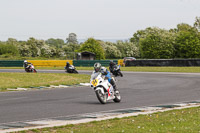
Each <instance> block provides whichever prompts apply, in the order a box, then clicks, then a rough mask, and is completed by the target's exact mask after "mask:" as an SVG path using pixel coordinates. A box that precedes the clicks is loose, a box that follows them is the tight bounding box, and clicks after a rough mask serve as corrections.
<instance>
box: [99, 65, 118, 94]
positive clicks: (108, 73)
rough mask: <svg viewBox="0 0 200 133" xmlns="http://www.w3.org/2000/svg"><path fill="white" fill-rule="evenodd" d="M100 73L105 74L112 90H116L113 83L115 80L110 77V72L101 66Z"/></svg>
mask: <svg viewBox="0 0 200 133" xmlns="http://www.w3.org/2000/svg"><path fill="white" fill-rule="evenodd" d="M100 73H101V74H102V75H105V78H106V79H108V81H109V83H110V84H111V85H112V86H113V88H114V91H116V90H117V86H116V84H115V81H114V80H113V79H112V77H111V75H110V72H109V71H108V70H107V69H106V68H105V67H101V70H100Z"/></svg>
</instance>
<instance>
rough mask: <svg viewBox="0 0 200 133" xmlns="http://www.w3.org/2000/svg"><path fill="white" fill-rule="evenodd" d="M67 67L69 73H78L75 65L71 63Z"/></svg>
mask: <svg viewBox="0 0 200 133" xmlns="http://www.w3.org/2000/svg"><path fill="white" fill-rule="evenodd" d="M64 68H65V70H66V71H65V72H68V73H78V71H77V70H76V68H75V66H73V65H70V66H69V68H68V69H67V68H66V67H64Z"/></svg>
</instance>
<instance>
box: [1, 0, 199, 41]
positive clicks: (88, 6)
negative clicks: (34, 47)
mask: <svg viewBox="0 0 200 133" xmlns="http://www.w3.org/2000/svg"><path fill="white" fill-rule="evenodd" d="M196 16H198V17H200V0H0V40H1V41H6V40H7V39H8V38H15V39H17V40H27V39H28V38H30V37H34V38H36V39H43V40H46V39H49V38H60V39H66V38H67V37H68V34H69V33H75V34H76V35H77V38H78V39H87V38H90V37H93V38H96V39H119V40H120V39H129V38H131V37H132V35H133V34H134V33H135V32H137V30H143V29H145V28H147V27H159V28H164V29H171V28H175V27H176V26H177V24H179V23H187V24H190V25H193V23H194V21H195V17H196Z"/></svg>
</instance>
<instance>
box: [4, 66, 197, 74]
mask: <svg viewBox="0 0 200 133" xmlns="http://www.w3.org/2000/svg"><path fill="white" fill-rule="evenodd" d="M35 68H36V69H46V70H64V67H35ZM107 68H108V67H107ZM0 69H24V68H23V67H0ZM76 69H77V70H94V68H93V67H76ZM121 70H122V71H133V72H186V73H200V67H121Z"/></svg>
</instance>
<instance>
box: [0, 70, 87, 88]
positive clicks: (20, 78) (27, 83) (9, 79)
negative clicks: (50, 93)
mask: <svg viewBox="0 0 200 133" xmlns="http://www.w3.org/2000/svg"><path fill="white" fill-rule="evenodd" d="M0 79H1V80H0V91H5V90H6V88H16V87H25V88H27V87H37V86H49V85H60V84H62V85H74V84H79V83H83V82H89V79H90V76H89V75H83V74H67V73H0Z"/></svg>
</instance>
